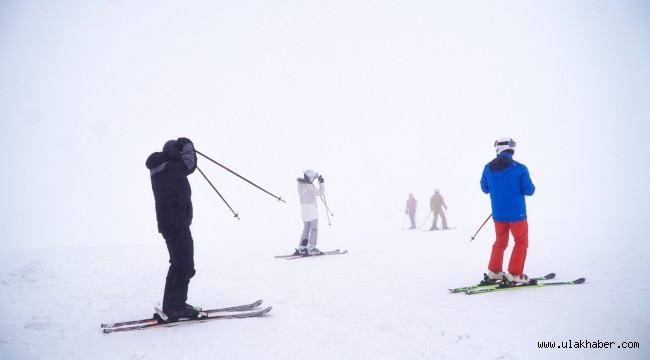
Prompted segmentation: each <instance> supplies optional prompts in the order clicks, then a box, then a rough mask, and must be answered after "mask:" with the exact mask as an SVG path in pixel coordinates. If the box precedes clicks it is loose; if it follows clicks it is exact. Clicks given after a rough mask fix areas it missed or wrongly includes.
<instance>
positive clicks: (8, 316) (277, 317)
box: [0, 229, 650, 360]
mask: <svg viewBox="0 0 650 360" xmlns="http://www.w3.org/2000/svg"><path fill="white" fill-rule="evenodd" d="M466 233H468V231H463V230H462V229H461V230H457V231H454V232H446V233H433V232H407V231H398V230H396V231H393V232H387V233H386V232H384V233H383V234H372V236H369V238H372V239H373V240H372V241H367V242H361V241H358V242H345V241H344V240H345V239H343V238H340V239H339V238H337V237H336V235H335V233H334V232H330V233H328V234H327V236H323V238H322V240H321V247H322V248H323V249H330V248H332V249H333V248H337V247H338V248H341V249H348V250H350V252H349V253H348V254H346V255H337V256H328V257H321V258H313V259H302V260H300V261H286V260H283V259H275V258H274V257H273V256H274V255H277V254H280V253H283V252H286V251H287V250H288V249H291V246H292V245H293V244H292V243H286V244H283V242H286V241H284V240H279V239H276V240H275V241H266V242H265V243H263V244H262V243H261V244H256V246H253V247H252V249H253V250H251V248H250V247H249V246H247V245H246V244H229V245H228V246H229V250H228V251H224V250H223V249H222V248H220V246H221V245H223V244H221V245H214V244H212V245H208V244H206V243H202V242H201V239H200V236H197V238H196V248H197V255H196V268H197V276H196V277H195V278H194V279H193V280H192V283H191V284H190V299H189V300H188V301H189V302H190V303H193V304H196V305H200V306H203V307H206V308H209V307H220V306H231V305H239V304H243V303H248V302H252V301H254V300H257V299H260V298H262V299H264V303H263V305H265V306H273V310H272V311H271V312H270V313H269V314H268V315H267V316H266V317H264V318H257V319H246V320H225V321H215V322H209V323H204V324H196V325H190V326H180V327H175V328H169V329H154V330H146V331H139V332H131V333H122V334H119V333H116V334H110V335H105V334H102V333H101V329H100V327H99V324H101V323H103V322H112V321H121V320H131V319H139V318H144V317H149V316H150V315H151V314H152V312H153V311H152V309H153V306H156V305H158V304H159V302H160V299H161V297H162V287H163V285H164V277H165V275H166V269H167V263H166V256H167V255H166V252H165V248H164V246H163V244H162V242H161V243H155V244H152V245H151V247H150V248H137V249H129V248H108V247H107V248H105V249H92V248H65V249H64V248H57V249H48V250H42V251H40V250H39V251H10V252H5V253H3V254H2V258H1V259H2V262H1V265H0V293H1V295H0V313H1V314H2V317H1V318H2V322H1V325H0V354H2V355H3V356H2V358H3V359H62V360H63V359H66V360H67V359H74V358H79V359H90V358H92V359H178V358H184V359H215V358H219V359H307V358H309V359H469V358H475V359H565V358H566V359H569V358H570V359H611V358H617V359H641V358H643V357H644V351H645V350H643V348H644V346H647V345H648V344H649V342H648V340H649V339H650V338H649V330H648V326H647V324H648V323H649V322H648V320H649V316H648V312H647V305H646V304H645V302H646V301H647V299H648V295H650V290H649V289H650V286H649V285H647V284H646V283H640V282H638V281H636V277H635V276H633V274H634V273H635V272H636V273H641V271H644V270H643V263H644V262H643V259H644V258H647V255H648V253H647V251H648V250H647V247H640V248H639V249H635V251H634V252H631V253H629V254H628V255H627V256H626V257H623V256H615V255H616V254H615V253H614V254H612V252H613V251H614V252H615V250H612V249H598V248H592V249H591V250H590V253H589V254H588V256H580V257H577V256H575V255H569V254H575V253H576V251H578V250H579V248H580V244H579V243H578V242H574V243H572V244H568V245H563V246H566V248H564V249H563V250H562V251H558V249H557V248H556V247H555V246H553V245H552V244H543V243H541V241H540V242H537V241H533V242H531V247H530V249H529V257H528V260H527V272H528V273H529V274H530V275H533V276H537V275H543V274H546V273H548V272H551V271H555V272H556V273H557V274H558V277H557V279H558V280H573V279H574V278H577V277H581V276H584V277H586V278H587V283H586V284H584V285H579V286H563V287H557V288H543V289H522V290H515V291H512V292H507V293H505V292H504V293H491V294H480V295H472V296H468V295H465V294H451V293H449V291H448V290H447V289H448V288H450V287H455V286H461V285H469V284H471V283H473V282H475V281H478V280H480V276H481V272H482V271H484V269H483V264H484V263H485V262H486V261H487V257H488V256H489V250H490V246H491V243H490V240H489V239H488V237H489V236H488V235H484V236H483V237H482V238H481V239H480V240H477V241H475V242H474V243H472V244H469V243H468V239H467V238H468V236H466ZM409 249H410V250H414V251H409ZM415 250H417V251H415ZM628 250H629V249H628ZM605 258H607V259H610V260H609V262H607V261H604V259H605ZM568 340H575V341H577V340H590V341H595V340H601V341H616V342H617V343H619V342H622V341H638V342H640V345H641V349H580V350H578V349H553V350H550V349H538V348H537V342H538V341H558V342H560V341H568Z"/></svg>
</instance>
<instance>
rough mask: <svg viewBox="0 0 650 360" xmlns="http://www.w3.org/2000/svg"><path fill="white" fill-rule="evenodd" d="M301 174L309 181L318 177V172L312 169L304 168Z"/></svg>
mask: <svg viewBox="0 0 650 360" xmlns="http://www.w3.org/2000/svg"><path fill="white" fill-rule="evenodd" d="M303 174H305V176H306V177H307V180H309V181H310V182H312V181H314V179H316V178H317V177H318V173H317V172H315V171H314V170H305V171H303Z"/></svg>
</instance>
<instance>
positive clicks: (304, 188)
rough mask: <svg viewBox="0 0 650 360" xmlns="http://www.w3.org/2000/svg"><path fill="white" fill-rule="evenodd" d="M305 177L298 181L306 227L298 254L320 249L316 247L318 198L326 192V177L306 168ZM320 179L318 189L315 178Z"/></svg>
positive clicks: (312, 253)
mask: <svg viewBox="0 0 650 360" xmlns="http://www.w3.org/2000/svg"><path fill="white" fill-rule="evenodd" d="M303 174H304V175H303V177H302V178H298V179H296V180H297V181H298V195H299V196H300V213H301V215H302V221H303V223H304V228H303V230H302V235H301V236H300V243H299V244H298V248H297V249H296V254H303V255H317V254H320V253H321V252H320V250H318V248H316V243H317V241H318V206H317V204H316V200H317V198H318V197H320V196H323V194H325V179H323V177H322V176H321V175H318V173H316V172H315V171H313V170H305V171H304V172H303ZM316 179H318V189H317V188H316V186H314V184H313V182H314V180H316Z"/></svg>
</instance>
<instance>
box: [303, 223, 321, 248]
mask: <svg viewBox="0 0 650 360" xmlns="http://www.w3.org/2000/svg"><path fill="white" fill-rule="evenodd" d="M303 223H304V224H305V227H304V228H303V229H302V236H301V237H300V245H302V246H307V244H309V245H313V246H316V242H317V241H318V219H314V220H311V221H303Z"/></svg>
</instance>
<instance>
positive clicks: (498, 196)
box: [481, 152, 535, 222]
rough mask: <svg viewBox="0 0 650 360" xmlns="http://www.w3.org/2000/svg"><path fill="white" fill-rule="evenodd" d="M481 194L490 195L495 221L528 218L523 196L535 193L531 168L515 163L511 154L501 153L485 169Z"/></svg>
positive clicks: (512, 220)
mask: <svg viewBox="0 0 650 360" xmlns="http://www.w3.org/2000/svg"><path fill="white" fill-rule="evenodd" d="M481 190H483V192H484V193H486V194H490V201H491V203H492V218H493V219H494V220H495V221H505V222H514V221H520V220H524V219H526V218H527V214H526V200H525V198H524V196H530V195H533V194H534V193H535V185H533V181H532V180H531V179H530V174H529V173H528V168H527V167H526V166H525V165H524V164H522V163H520V162H517V161H515V160H513V159H512V154H509V153H505V152H503V153H501V155H499V156H497V157H496V158H495V159H494V160H492V161H490V162H489V163H488V164H487V165H485V168H484V169H483V176H482V177H481Z"/></svg>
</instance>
